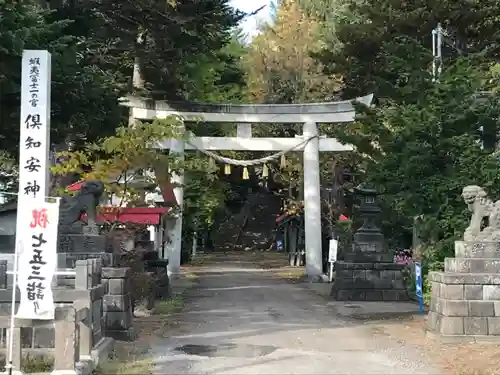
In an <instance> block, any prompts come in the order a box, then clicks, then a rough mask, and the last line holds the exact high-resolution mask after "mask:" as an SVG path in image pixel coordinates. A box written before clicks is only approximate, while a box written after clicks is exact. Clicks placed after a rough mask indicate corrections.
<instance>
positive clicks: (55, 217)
mask: <svg viewBox="0 0 500 375" xmlns="http://www.w3.org/2000/svg"><path fill="white" fill-rule="evenodd" d="M26 203H28V201H27V200H26ZM18 215H22V217H23V218H24V219H25V220H24V221H23V223H24V224H23V226H22V232H21V233H22V234H23V241H22V249H18V257H19V258H18V274H17V285H18V287H19V290H20V293H21V295H20V298H19V309H18V310H17V314H16V318H20V319H40V320H50V319H54V309H55V306H54V298H53V295H52V278H53V277H54V274H55V271H56V268H57V229H58V226H59V200H57V201H56V202H54V203H49V202H44V201H43V200H39V199H36V200H35V199H33V200H32V201H31V205H30V206H25V209H24V210H23V211H21V212H18Z"/></svg>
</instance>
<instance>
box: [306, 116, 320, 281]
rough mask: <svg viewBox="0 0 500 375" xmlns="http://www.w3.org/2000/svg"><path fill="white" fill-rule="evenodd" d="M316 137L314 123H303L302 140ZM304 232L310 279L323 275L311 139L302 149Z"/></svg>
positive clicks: (316, 147)
mask: <svg viewBox="0 0 500 375" xmlns="http://www.w3.org/2000/svg"><path fill="white" fill-rule="evenodd" d="M317 135H318V127H317V125H316V123H315V122H310V121H308V122H305V123H304V127H303V136H304V139H307V138H310V137H315V136H317ZM303 170H304V226H305V228H304V230H305V240H306V241H305V242H306V244H305V245H306V248H305V250H306V275H307V276H308V277H310V278H317V277H321V275H322V274H323V250H322V241H321V191H320V176H319V170H320V168H319V139H318V138H313V139H311V140H310V141H309V142H308V143H307V145H306V146H305V147H304V165H303Z"/></svg>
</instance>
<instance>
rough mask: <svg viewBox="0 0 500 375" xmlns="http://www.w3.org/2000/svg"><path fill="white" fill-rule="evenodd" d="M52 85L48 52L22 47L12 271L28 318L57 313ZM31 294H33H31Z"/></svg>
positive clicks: (20, 315) (20, 312) (21, 311)
mask: <svg viewBox="0 0 500 375" xmlns="http://www.w3.org/2000/svg"><path fill="white" fill-rule="evenodd" d="M50 85H51V56H50V53H49V52H48V51H42V50H25V51H23V57H22V71H21V118H20V139H19V192H18V196H17V222H16V255H15V256H16V257H17V262H18V269H17V270H15V269H14V271H15V272H16V271H17V272H18V277H17V279H18V282H19V284H18V285H19V288H20V290H21V306H20V307H19V310H18V314H17V315H16V317H18V318H25V319H52V318H53V316H54V306H53V305H54V303H53V299H52V290H51V282H52V276H53V274H54V271H55V268H56V267H57V255H56V243H57V225H58V221H59V218H58V216H59V210H58V207H59V204H58V203H57V204H54V203H46V202H45V200H46V197H47V195H48V193H49V186H50V184H49V167H50V162H49V158H50V152H49V150H50ZM54 207H57V208H56V210H57V212H54ZM44 210H45V211H44ZM37 215H38V216H37ZM33 223H35V226H34V227H33V226H32V225H33ZM53 226H56V227H55V229H54V228H53ZM54 236H55V237H54ZM19 244H22V248H19V247H20V246H19ZM52 252H53V254H52ZM40 260H41V262H40ZM30 262H31V263H30ZM32 266H33V267H34V268H32ZM36 267H39V269H38V268H36ZM32 272H33V273H32ZM38 272H39V274H38ZM30 275H31V276H30ZM29 276H30V277H31V278H29V279H28V277H29ZM47 278H50V279H47ZM14 280H15V278H14ZM28 281H29V284H28ZM33 288H34V289H33ZM32 289H33V291H32ZM14 290H15V286H14ZM33 293H34V294H33ZM33 296H34V298H35V299H34V300H30V299H28V297H30V298H32V297H33ZM39 297H40V298H39ZM28 302H29V303H28ZM35 307H36V312H35V310H34V308H35ZM50 309H52V310H51V311H49V310H50Z"/></svg>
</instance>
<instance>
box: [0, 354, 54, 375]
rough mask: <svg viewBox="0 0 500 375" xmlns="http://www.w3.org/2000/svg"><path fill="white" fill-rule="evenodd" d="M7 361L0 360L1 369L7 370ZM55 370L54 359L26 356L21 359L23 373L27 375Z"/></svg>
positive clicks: (44, 356)
mask: <svg viewBox="0 0 500 375" xmlns="http://www.w3.org/2000/svg"><path fill="white" fill-rule="evenodd" d="M5 364H6V360H5V357H4V356H2V357H1V358H0V368H2V369H5ZM53 369H54V358H53V357H51V356H46V355H32V354H28V355H24V356H23V358H22V359H21V371H22V372H23V373H25V374H33V373H38V372H52V370H53Z"/></svg>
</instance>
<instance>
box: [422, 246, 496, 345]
mask: <svg viewBox="0 0 500 375" xmlns="http://www.w3.org/2000/svg"><path fill="white" fill-rule="evenodd" d="M428 279H429V281H430V282H431V285H432V292H431V304H430V311H429V316H428V320H427V328H428V330H429V331H430V332H434V333H437V334H440V335H443V336H450V337H457V338H458V337H462V336H477V337H480V336H490V337H492V336H498V337H499V338H500V243H498V242H463V241H457V242H455V258H446V259H445V266H444V272H430V273H429V275H428Z"/></svg>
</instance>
